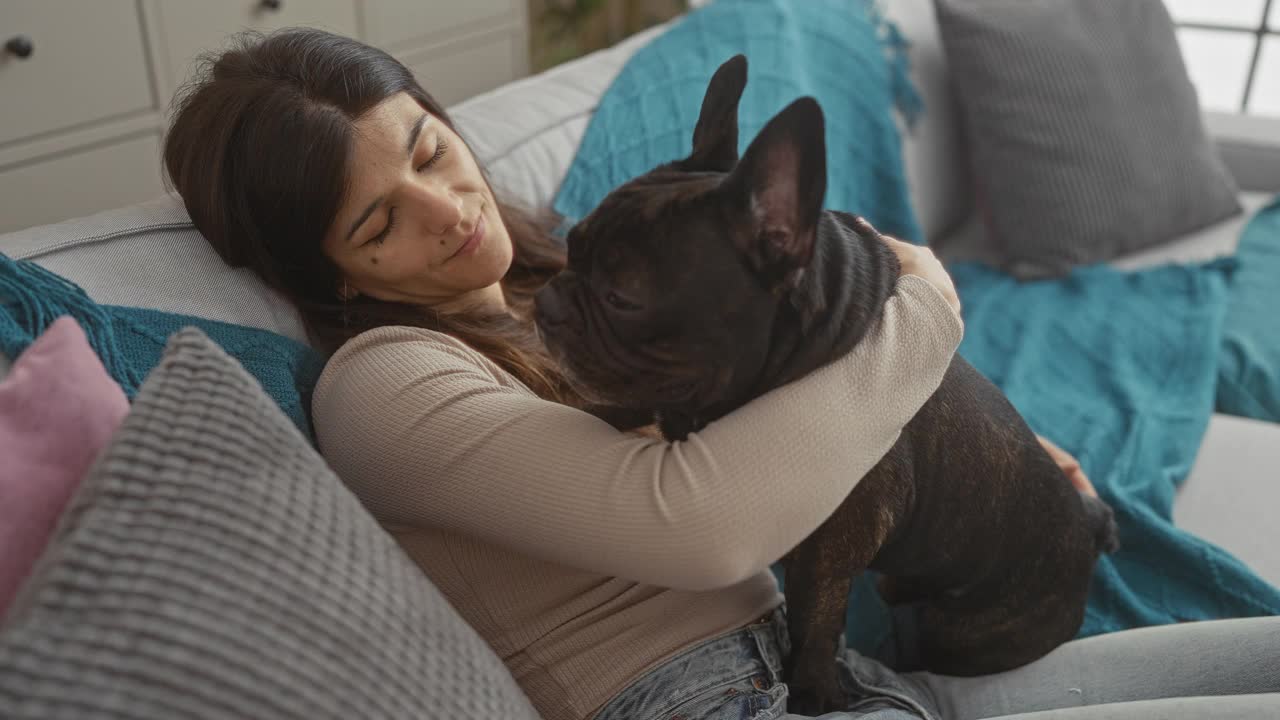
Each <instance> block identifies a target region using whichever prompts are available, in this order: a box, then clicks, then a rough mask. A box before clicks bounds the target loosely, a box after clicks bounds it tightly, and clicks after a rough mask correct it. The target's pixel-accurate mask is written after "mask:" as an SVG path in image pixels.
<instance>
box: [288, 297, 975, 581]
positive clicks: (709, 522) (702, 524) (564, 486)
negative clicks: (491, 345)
mask: <svg viewBox="0 0 1280 720" xmlns="http://www.w3.org/2000/svg"><path fill="white" fill-rule="evenodd" d="M961 334H962V327H961V323H960V320H959V318H958V316H957V315H956V313H955V312H954V311H953V310H952V308H951V307H950V306H949V305H948V304H947V301H946V300H945V299H944V297H943V295H942V294H940V293H939V291H938V290H936V289H935V288H934V287H933V286H931V285H930V284H929V283H928V282H926V281H925V280H923V279H921V278H919V277H914V276H903V277H902V278H901V279H900V280H899V284H898V289H897V292H896V293H895V294H894V295H893V296H892V297H891V298H890V299H889V301H888V302H887V303H886V305H885V311H884V316H883V318H882V320H881V321H880V322H879V323H878V324H877V326H876V327H875V328H874V329H873V330H872V331H870V332H869V333H868V334H867V336H866V337H865V338H864V339H863V340H862V341H861V342H860V343H859V344H858V346H857V347H855V348H854V349H853V350H852V351H851V352H850V353H849V354H848V355H847V356H845V357H843V358H841V359H839V360H837V361H835V362H833V363H831V364H830V365H828V366H826V367H823V368H821V369H819V370H817V371H815V372H813V373H811V374H810V375H808V376H806V377H804V378H801V379H800V380H797V381H795V382H792V383H790V384H788V385H786V386H783V387H781V388H778V389H776V390H774V391H772V392H770V393H768V394H766V395H763V396H761V397H759V398H757V399H756V400H753V401H752V402H750V403H748V404H747V405H744V406H743V407H741V408H739V409H738V410H736V411H734V412H732V413H730V414H729V415H726V416H725V417H723V418H720V419H719V420H717V421H715V422H713V423H711V424H710V425H708V426H707V427H706V428H704V429H703V430H702V431H700V432H698V433H694V434H692V435H690V436H689V437H688V439H687V440H684V441H681V442H673V443H668V442H664V441H660V440H655V439H650V438H644V437H638V436H636V435H634V434H630V433H621V432H618V431H617V430H615V429H614V428H613V427H611V426H610V425H609V424H607V423H606V422H604V421H602V420H600V419H599V418H596V417H593V416H592V415H589V414H587V413H585V412H582V411H580V410H577V409H574V408H570V407H566V406H563V405H559V404H556V403H552V402H548V401H545V400H541V399H539V398H537V397H534V396H532V395H531V394H529V393H528V391H527V390H525V389H524V388H523V387H519V386H516V385H515V384H514V382H513V381H512V380H511V379H510V378H509V377H508V376H506V375H505V374H503V373H501V372H500V371H498V370H497V369H496V366H494V365H492V364H491V363H489V362H488V361H487V360H485V359H484V358H483V357H482V356H480V355H479V354H478V353H476V352H475V351H473V350H471V349H469V348H468V347H466V346H464V345H463V344H462V343H460V342H457V341H455V340H452V339H450V338H447V337H445V336H442V335H440V334H438V333H431V332H429V331H424V330H417V329H413V328H403V327H388V328H382V329H379V330H375V331H371V332H368V333H365V334H364V335H361V336H360V337H358V338H356V339H355V340H353V341H351V342H349V343H348V344H347V345H345V346H344V347H343V348H342V349H341V350H339V352H338V353H337V354H335V356H334V357H333V358H332V360H331V361H330V364H329V366H328V367H327V368H326V369H325V373H324V377H322V379H321V382H320V385H319V386H318V387H317V389H316V393H315V398H314V401H313V412H314V416H315V425H316V429H317V434H318V437H319V440H320V445H321V447H322V449H323V450H324V453H325V456H326V458H327V459H328V461H329V462H330V464H331V465H332V466H333V467H334V469H335V470H336V471H337V472H338V474H339V475H340V476H341V477H342V478H343V479H344V481H345V482H347V483H348V485H350V486H351V487H352V488H353V490H354V491H355V492H356V493H357V494H358V495H359V496H360V497H361V499H362V500H363V501H364V502H365V504H366V505H367V506H368V507H369V508H370V509H371V510H372V511H373V512H374V513H376V514H377V515H378V516H379V517H380V518H381V519H382V520H383V521H384V522H390V523H397V524H406V525H419V526H431V527H434V528H441V529H447V530H451V531H456V532H460V533H465V534H467V535H470V536H472V537H476V538H479V539H482V540H484V541H487V542H492V543H495V544H498V545H502V546H505V547H508V548H511V549H514V550H518V551H520V552H523V553H526V554H528V555H530V556H534V557H538V558H542V559H545V560H550V561H554V562H557V563H562V564H566V565H570V566H575V567H579V568H583V569H586V570H590V571H594V572H599V573H602V574H606V575H610V576H618V577H625V578H629V579H633V580H636V581H640V582H645V583H650V584H654V585H661V586H666V587H674V588H684V589H690V590H699V589H708V588H713V587H720V586H726V585H731V584H734V583H736V582H739V581H741V580H743V579H745V578H747V577H749V576H751V575H753V574H755V573H757V572H760V571H761V570H763V569H764V568H766V567H768V565H769V564H770V563H772V562H774V561H776V560H777V559H778V558H779V557H781V556H782V555H783V554H785V553H786V552H787V551H788V550H790V549H791V548H792V547H794V546H795V545H797V544H798V543H799V542H800V541H801V540H802V539H804V538H805V537H806V536H807V535H808V534H809V533H811V532H812V531H813V530H814V529H816V528H817V527H818V525H820V524H821V523H822V521H823V520H825V519H826V518H827V517H828V516H829V515H830V514H831V513H832V512H833V511H834V510H835V509H836V507H837V506H838V505H839V504H840V502H841V501H842V500H843V499H844V497H845V496H846V495H847V494H848V493H849V491H850V490H851V489H852V488H853V487H854V485H856V484H857V482H858V480H859V479H860V478H861V477H862V476H863V475H864V474H865V473H866V472H867V471H868V470H870V468H871V467H872V466H874V465H875V464H876V462H878V461H879V460H880V458H881V457H883V456H884V454H885V453H886V452H888V450H889V448H890V447H892V445H893V443H894V442H895V441H896V440H897V438H898V435H899V433H900V432H901V430H902V428H903V426H904V425H905V424H906V423H907V421H908V420H910V418H911V417H912V416H913V415H914V414H915V413H916V411H917V410H919V408H920V406H921V405H923V404H924V401H925V400H926V399H928V397H929V396H930V395H931V394H933V392H934V390H936V389H937V387H938V385H939V384H940V383H941V381H942V376H943V374H944V373H945V371H946V369H947V366H948V365H949V364H950V361H951V357H952V354H953V353H954V351H955V348H956V346H957V345H958V344H959V341H960V337H961Z"/></svg>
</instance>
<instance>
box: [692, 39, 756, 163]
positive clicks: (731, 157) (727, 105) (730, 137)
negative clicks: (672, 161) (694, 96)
mask: <svg viewBox="0 0 1280 720" xmlns="http://www.w3.org/2000/svg"><path fill="white" fill-rule="evenodd" d="M746 86H747V57H746V56H745V55H734V56H733V57H731V58H729V59H728V60H726V61H725V63H724V64H723V65H721V66H720V69H719V70H716V73H715V75H712V76H711V82H710V84H708V85H707V94H706V95H705V96H703V98H702V111H701V112H700V113H699V114H698V125H697V126H696V127H695V128H694V129H693V152H692V153H691V154H690V155H689V157H688V158H687V159H685V160H683V161H682V162H681V163H680V167H681V169H683V170H699V171H714V172H729V171H730V170H732V169H733V166H734V164H735V163H737V162H738V101H739V100H741V99H742V90H743V88H745V87H746Z"/></svg>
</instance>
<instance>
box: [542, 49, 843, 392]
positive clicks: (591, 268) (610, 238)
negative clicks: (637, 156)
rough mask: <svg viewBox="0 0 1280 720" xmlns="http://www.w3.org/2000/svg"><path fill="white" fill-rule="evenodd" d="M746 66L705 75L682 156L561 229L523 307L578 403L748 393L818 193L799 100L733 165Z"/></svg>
mask: <svg viewBox="0 0 1280 720" xmlns="http://www.w3.org/2000/svg"><path fill="white" fill-rule="evenodd" d="M745 84H746V59H745V58H743V57H742V56H738V57H735V58H733V59H732V60H730V61H729V62H727V63H725V64H724V65H723V66H721V68H720V69H719V70H718V71H717V72H716V74H715V76H714V77H713V78H712V80H711V84H710V86H709V87H708V90H707V94H706V97H705V99H704V101H703V105H702V112H701V115H700V116H699V119H698V125H697V129H696V130H695V131H694V141H693V152H692V154H691V155H690V156H689V157H688V158H686V159H684V160H681V161H679V162H674V163H670V164H668V165H663V166H661V167H658V168H656V169H654V170H652V171H651V172H649V173H646V174H645V175H642V176H640V177H638V178H636V179H634V180H632V181H630V182H628V183H626V184H624V185H622V186H621V187H619V188H617V189H615V190H614V191H613V192H611V193H610V194H609V195H608V196H607V197H606V198H605V199H604V201H602V202H601V204H600V205H599V206H598V207H597V208H595V209H594V210H593V211H592V212H591V214H590V215H588V216H587V217H586V218H584V219H583V220H582V221H581V222H579V223H578V224H577V225H575V226H574V227H573V229H572V230H570V232H569V235H568V251H569V264H568V267H567V268H566V269H565V271H563V272H562V273H560V274H559V275H558V276H557V277H556V278H554V279H553V280H552V282H551V283H549V284H548V285H547V287H546V288H544V289H543V290H541V291H540V292H539V293H538V296H537V298H536V301H537V302H536V306H537V323H538V327H539V330H540V332H541V333H542V336H543V339H544V341H545V342H546V344H547V347H548V348H549V350H550V351H551V352H552V354H553V355H554V356H555V358H556V359H557V361H558V362H559V363H560V365H561V367H562V368H563V369H564V370H565V371H566V372H567V373H568V375H569V377H570V379H571V381H572V382H573V383H574V385H575V387H577V388H578V390H579V391H580V392H582V393H583V395H584V396H585V397H587V398H588V399H589V400H590V401H593V402H597V403H601V404H607V405H616V406H622V407H629V408H642V409H654V410H662V409H671V408H680V409H684V410H694V409H699V408H704V407H709V406H711V405H713V404H715V403H717V402H720V401H721V400H723V399H725V398H729V397H735V396H737V395H738V394H740V393H741V392H743V391H745V390H747V389H749V388H750V386H751V385H752V384H753V381H754V379H755V378H756V377H757V376H758V375H759V373H760V370H761V368H762V367H763V366H764V362H765V359H766V357H767V355H768V351H769V336H770V334H771V333H772V331H773V326H774V323H775V321H776V319H777V317H778V315H779V310H780V307H781V306H782V305H783V304H784V303H785V302H786V294H787V292H788V291H789V290H790V289H791V288H793V287H794V286H795V285H796V283H798V282H799V278H800V275H801V274H802V273H803V270H804V268H805V266H806V265H807V264H808V262H809V259H810V255H811V254H812V251H813V240H814V234H815V230H816V225H817V219H818V215H819V213H820V212H821V203H822V195H823V193H824V192H825V189H826V167H825V152H826V150H825V146H824V143H823V139H822V117H821V111H820V110H819V109H818V107H817V104H816V103H815V102H813V101H812V100H809V99H806V100H800V101H797V102H796V103H794V104H793V105H792V106H790V107H788V108H787V109H786V110H784V111H783V112H782V113H779V115H778V116H777V117H775V118H774V119H773V120H772V121H771V122H770V123H769V124H768V125H767V126H766V127H765V129H764V130H762V131H761V133H760V136H759V137H758V138H757V139H756V140H755V141H754V142H753V143H752V144H751V146H750V147H749V148H748V150H747V151H746V153H745V154H744V156H743V159H742V162H740V163H739V162H738V153H737V141H738V133H737V106H738V100H739V98H740V97H741V95H742V90H743V88H744V86H745Z"/></svg>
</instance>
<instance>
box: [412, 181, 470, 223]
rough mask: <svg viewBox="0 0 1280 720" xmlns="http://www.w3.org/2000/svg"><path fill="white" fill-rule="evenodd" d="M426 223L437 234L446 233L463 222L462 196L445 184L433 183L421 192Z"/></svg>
mask: <svg viewBox="0 0 1280 720" xmlns="http://www.w3.org/2000/svg"><path fill="white" fill-rule="evenodd" d="M420 198H421V200H422V211H423V219H424V225H425V227H426V228H427V230H428V231H430V232H432V233H434V234H436V235H444V234H445V233H447V232H449V230H451V229H452V228H453V227H454V226H455V225H457V224H458V223H460V222H462V220H463V217H464V213H463V209H462V197H461V196H459V195H458V194H457V193H455V192H454V191H453V190H452V189H451V188H449V187H447V186H445V185H443V184H432V185H428V186H427V187H424V188H423V191H422V192H421V193H420Z"/></svg>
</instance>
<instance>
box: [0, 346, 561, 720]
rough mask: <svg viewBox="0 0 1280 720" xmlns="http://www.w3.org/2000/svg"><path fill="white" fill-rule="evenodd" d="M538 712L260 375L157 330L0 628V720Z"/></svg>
mask: <svg viewBox="0 0 1280 720" xmlns="http://www.w3.org/2000/svg"><path fill="white" fill-rule="evenodd" d="M436 717H438V718H511V719H513V720H536V717H537V713H536V712H535V711H534V709H533V706H532V705H531V704H530V703H529V700H528V698H526V697H525V695H524V693H523V692H522V691H521V690H520V688H519V686H517V685H516V681H515V679H514V678H512V677H511V674H510V672H508V671H507V669H506V668H505V667H504V666H503V664H502V661H501V660H499V659H498V656H497V655H496V654H494V652H493V651H492V650H491V649H490V648H489V646H488V645H487V644H485V642H484V640H483V639H481V638H480V636H479V635H478V634H476V632H475V631H474V630H473V629H472V628H471V627H470V626H469V625H467V624H466V622H465V621H463V619H462V618H461V616H459V615H458V614H457V612H456V611H455V610H454V609H453V607H452V606H451V605H450V604H449V602H448V601H447V600H446V599H445V597H444V596H443V595H442V594H441V593H440V591H439V590H437V589H436V587H435V586H434V585H432V584H431V582H430V581H429V580H428V579H427V578H426V576H424V575H423V574H422V573H421V571H419V569H418V567H417V565H415V564H414V563H413V561H412V560H411V559H409V557H408V556H407V555H406V554H405V553H404V551H403V550H401V549H400V548H399V546H397V545H396V542H395V540H394V539H392V537H391V536H390V535H388V534H387V533H386V532H385V531H384V530H383V529H382V528H381V527H379V526H378V523H377V521H375V520H374V519H373V517H372V516H371V515H369V514H368V513H367V512H366V511H365V510H364V508H363V507H362V506H361V505H360V502H359V501H358V500H357V499H356V497H355V496H354V495H352V494H351V492H350V491H348V490H347V489H346V488H345V487H344V486H343V485H342V483H341V482H339V480H338V478H337V477H336V476H335V475H334V474H333V472H332V471H331V470H329V468H328V466H327V465H326V464H325V463H324V461H323V460H322V459H321V458H320V456H319V455H317V454H316V452H315V451H314V450H312V448H311V445H310V444H309V443H308V442H307V440H306V439H305V438H304V437H303V436H302V434H301V433H299V432H298V429H297V428H296V427H295V426H294V424H293V423H292V422H291V421H290V420H289V419H288V418H287V417H285V415H284V413H283V412H281V411H280V408H279V407H277V406H276V404H275V402H274V401H272V400H271V398H270V397H268V396H267V394H266V393H265V392H263V390H262V388H261V386H259V385H258V383H257V381H255V380H254V379H253V377H252V376H251V375H249V374H248V373H247V372H245V370H244V368H243V367H241V366H240V364H239V363H237V362H236V361H235V360H234V359H232V358H231V357H230V356H228V355H227V354H226V353H225V352H224V351H223V350H222V349H221V348H219V347H218V346H217V345H216V344H215V343H213V342H212V341H211V340H209V338H208V337H206V336H205V335H204V334H203V333H201V332H200V331H199V330H197V329H194V328H187V329H185V330H183V331H181V332H179V333H176V334H175V335H174V336H173V337H172V338H170V339H169V343H168V345H167V347H166V350H165V354H164V357H163V359H162V360H161V362H160V364H159V365H158V366H157V367H156V368H155V369H154V370H153V371H152V372H151V374H150V375H149V376H148V377H147V380H146V382H145V383H143V385H142V388H141V390H140V391H139V393H138V396H137V398H136V399H135V400H134V404H133V406H132V408H131V409H130V411H129V414H128V416H126V417H125V420H124V423H123V424H122V425H121V426H120V428H119V430H117V432H116V434H115V436H114V437H113V438H112V441H111V444H110V445H109V446H108V447H107V449H106V450H105V451H104V452H103V454H102V455H101V456H100V457H99V458H98V461H97V463H96V464H95V465H94V467H93V469H92V470H91V471H90V473H89V475H88V477H87V478H86V479H85V480H84V482H83V483H82V484H81V486H80V489H79V491H78V492H77V494H76V496H75V497H74V498H73V499H72V501H71V503H70V506H69V507H68V509H67V511H66V512H65V513H64V515H63V518H62V520H61V524H60V525H59V528H58V530H57V533H56V535H55V537H54V538H53V540H52V541H51V543H50V546H49V547H48V548H47V549H46V551H45V553H44V555H43V556H42V557H41V559H40V561H39V564H38V565H37V567H36V569H35V570H34V571H33V573H32V576H31V578H30V579H29V580H28V581H27V584H26V585H25V586H24V587H23V589H22V591H21V592H20V593H19V596H18V598H17V600H16V602H15V605H14V606H13V608H12V609H11V612H10V613H9V616H8V617H6V618H5V619H4V624H3V626H0V718H4V720H54V719H56V718H100V719H105V720H125V719H126V718H128V719H129V720H183V719H185V718H202V719H204V720H222V719H225V720H243V719H245V718H280V719H281V720H326V719H329V718H332V719H333V720H339V719H345V718H386V719H388V720H390V719H392V718H436Z"/></svg>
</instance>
